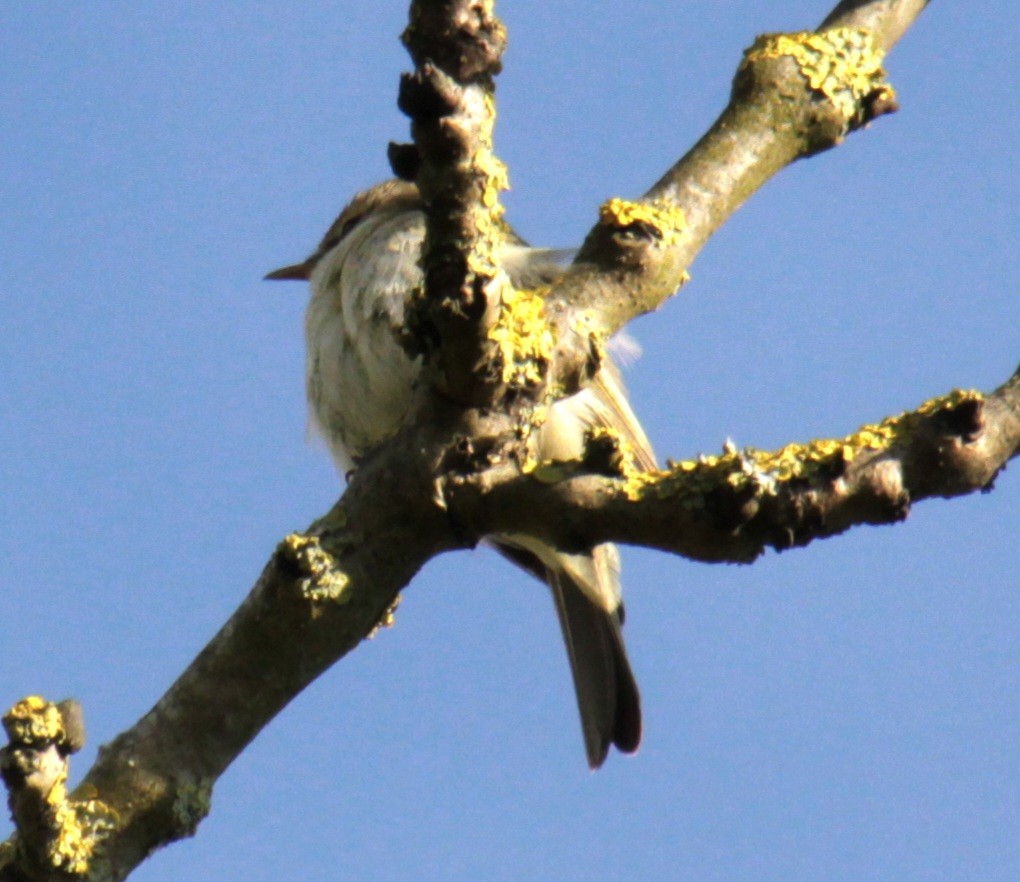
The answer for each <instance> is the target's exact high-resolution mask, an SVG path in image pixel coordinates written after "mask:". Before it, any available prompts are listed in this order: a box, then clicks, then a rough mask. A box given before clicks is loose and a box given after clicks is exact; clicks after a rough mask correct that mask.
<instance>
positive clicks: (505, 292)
mask: <svg viewBox="0 0 1020 882" xmlns="http://www.w3.org/2000/svg"><path fill="white" fill-rule="evenodd" d="M543 293H544V289H541V288H539V289H534V290H517V289H515V288H513V287H512V286H511V285H509V284H507V285H505V286H503V289H502V291H501V293H500V308H499V313H498V315H497V317H496V321H495V323H494V324H493V325H492V326H491V327H490V328H489V331H488V338H489V339H490V340H491V341H492V342H493V343H495V344H496V346H497V348H498V349H499V355H500V362H501V364H502V371H503V376H502V380H503V382H504V383H506V384H507V385H509V386H511V387H514V388H525V387H528V386H533V385H535V384H537V383H540V382H541V381H542V378H543V376H544V375H545V368H546V366H547V365H548V363H549V359H550V358H551V357H552V353H553V349H554V348H555V345H556V338H555V335H554V334H553V331H552V328H551V327H550V326H549V323H548V322H547V321H546V317H545V300H544V298H543Z"/></svg>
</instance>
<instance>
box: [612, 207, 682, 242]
mask: <svg viewBox="0 0 1020 882" xmlns="http://www.w3.org/2000/svg"><path fill="white" fill-rule="evenodd" d="M599 223H601V224H602V225H603V226H610V227H619V228H620V229H626V228H627V227H632V226H638V225H639V226H642V227H647V228H649V229H651V230H654V231H655V234H656V235H657V237H658V238H659V239H660V240H661V241H662V244H663V245H664V246H665V247H667V248H670V247H673V246H675V245H677V244H679V242H680V239H681V237H682V236H683V232H684V229H685V228H686V226H687V218H686V216H685V215H684V212H683V209H682V208H680V206H678V205H674V204H673V203H671V202H666V201H665V200H661V199H655V200H652V201H649V202H630V201H628V200H626V199H619V198H616V197H614V198H613V199H610V200H609V201H608V202H604V203H603V204H602V205H601V206H600V207H599Z"/></svg>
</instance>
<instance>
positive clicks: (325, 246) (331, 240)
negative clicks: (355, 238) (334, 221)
mask: <svg viewBox="0 0 1020 882" xmlns="http://www.w3.org/2000/svg"><path fill="white" fill-rule="evenodd" d="M364 219H365V215H364V214H356V215H354V216H353V217H349V218H347V220H345V221H344V222H343V225H342V226H341V227H340V228H339V229H334V230H330V234H329V235H328V236H327V237H326V238H325V239H323V240H322V244H321V245H320V246H319V250H320V251H321V252H322V253H323V254H325V252H327V251H329V250H330V249H331V248H334V247H335V246H336V245H339V244H340V242H341V241H343V239H344V237H346V236H347V234H348V233H350V231H351V230H353V229H354V228H355V227H356V226H357V225H358V224H359V223H361V222H362V221H363V220H364Z"/></svg>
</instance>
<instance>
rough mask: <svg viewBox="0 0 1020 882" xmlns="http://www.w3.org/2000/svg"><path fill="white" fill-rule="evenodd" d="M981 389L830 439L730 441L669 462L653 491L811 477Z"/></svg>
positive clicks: (770, 485) (761, 488) (758, 486)
mask: <svg viewBox="0 0 1020 882" xmlns="http://www.w3.org/2000/svg"><path fill="white" fill-rule="evenodd" d="M981 400H982V395H981V393H980V392H976V391H973V390H961V389H955V390H953V391H952V392H950V393H949V394H947V395H942V396H940V397H938V398H933V399H931V400H930V401H926V402H925V403H924V404H922V405H921V406H920V407H918V408H917V409H916V410H913V411H907V412H905V413H900V414H897V415H895V416H891V417H887V418H886V419H884V420H882V422H880V423H876V424H873V425H865V426H861V428H859V429H858V430H857V431H856V432H854V433H852V434H850V435H848V436H847V437H845V438H825V439H820V440H815V441H809V442H807V443H804V444H802V443H793V444H787V445H786V446H785V447H781V448H780V449H779V450H775V451H768V450H757V449H755V448H753V447H748V448H745V449H744V450H742V451H737V450H736V449H735V448H733V445H732V444H727V449H726V451H725V452H724V453H723V454H722V455H719V456H700V457H698V459H696V460H686V461H683V462H670V463H669V464H668V465H669V468H668V471H667V472H665V473H661V474H660V479H661V480H658V481H655V482H646V483H654V487H653V490H654V492H655V493H657V494H658V495H659V496H672V495H690V494H698V493H702V492H706V491H709V490H711V489H712V488H713V487H717V486H719V483H720V482H724V483H726V484H728V485H729V486H731V487H733V488H735V489H741V488H747V487H754V488H755V490H756V492H759V493H765V492H769V491H771V490H774V489H775V488H776V486H777V485H778V484H779V483H780V482H784V481H791V480H798V479H801V480H806V479H810V478H811V477H813V476H815V475H817V474H818V473H819V472H824V471H825V470H830V471H831V470H834V469H835V470H836V471H838V470H839V469H838V468H837V467H842V466H844V465H845V464H847V463H850V462H852V461H853V460H854V459H856V458H857V457H858V456H859V455H860V454H861V453H863V452H865V451H882V450H886V449H888V448H889V447H891V446H892V445H893V444H894V443H895V442H896V441H898V440H899V439H900V438H902V437H904V436H905V435H907V434H909V433H910V432H911V431H913V430H914V429H915V428H916V426H917V424H918V422H919V421H920V420H922V419H924V418H926V417H928V416H931V415H932V414H934V413H937V412H939V411H949V410H953V409H955V408H956V407H959V406H960V405H961V404H963V403H965V402H968V401H981Z"/></svg>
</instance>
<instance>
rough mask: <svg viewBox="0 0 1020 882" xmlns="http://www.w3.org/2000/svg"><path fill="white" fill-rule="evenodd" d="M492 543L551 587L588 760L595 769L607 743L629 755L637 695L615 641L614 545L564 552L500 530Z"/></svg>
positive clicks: (619, 620)
mask: <svg viewBox="0 0 1020 882" xmlns="http://www.w3.org/2000/svg"><path fill="white" fill-rule="evenodd" d="M494 544H495V545H496V548H497V549H498V550H499V551H500V553H502V554H503V555H505V556H506V557H508V558H510V559H511V560H512V561H514V563H517V564H518V565H520V566H522V567H524V568H525V569H527V570H528V571H529V572H531V573H533V574H534V575H536V576H538V577H539V578H541V579H543V581H545V582H546V583H547V584H548V585H549V588H550V589H551V591H552V595H553V600H554V601H555V603H556V612H557V614H558V616H559V620H560V628H561V629H562V631H563V642H564V643H565V644H566V648H567V656H568V658H569V660H570V670H571V673H572V674H573V678H574V691H575V693H576V694H577V707H578V710H579V711H580V714H581V730H582V732H583V734H584V746H585V751H586V753H587V755H588V765H589V766H591V768H593V769H597V768H599V766H601V765H602V763H603V762H605V759H606V755H607V754H608V753H609V748H610V746H611V745H615V746H616V747H617V749H619V750H621V751H623V752H624V753H633V752H634V751H635V750H637V748H638V745H639V744H640V743H641V699H640V695H639V693H638V687H637V683H636V682H635V680H634V674H633V673H632V672H631V669H630V662H629V661H628V660H627V650H626V647H625V646H624V643H623V632H622V630H621V626H622V624H623V607H622V606H621V605H620V602H619V597H620V590H619V563H618V558H619V553H618V552H617V550H616V548H615V546H613V545H600V546H597V547H596V548H594V549H592V551H591V552H590V553H588V554H564V553H562V552H558V551H554V550H552V549H550V548H547V547H542V546H541V545H540V544H539V543H536V542H535V541H534V540H531V539H525V538H524V537H503V536H501V537H500V538H499V540H497V541H495V542H494Z"/></svg>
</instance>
